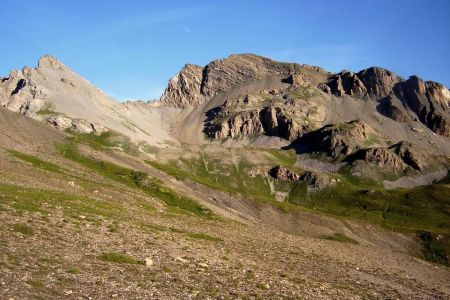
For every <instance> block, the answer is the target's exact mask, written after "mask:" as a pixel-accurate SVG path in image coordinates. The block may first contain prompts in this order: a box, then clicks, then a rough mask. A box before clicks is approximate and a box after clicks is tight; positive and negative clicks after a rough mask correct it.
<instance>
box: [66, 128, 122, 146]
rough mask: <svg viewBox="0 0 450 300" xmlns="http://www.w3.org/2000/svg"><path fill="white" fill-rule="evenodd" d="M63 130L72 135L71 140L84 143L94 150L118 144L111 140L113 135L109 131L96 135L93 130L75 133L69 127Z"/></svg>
mask: <svg viewBox="0 0 450 300" xmlns="http://www.w3.org/2000/svg"><path fill="white" fill-rule="evenodd" d="M65 131H66V132H67V133H70V134H71V135H72V136H71V137H70V140H71V141H73V142H76V143H86V144H88V145H89V146H91V147H92V148H94V149H96V150H101V149H105V148H110V147H116V146H118V144H117V142H114V141H112V140H111V138H112V136H113V134H112V132H111V131H106V132H103V133H102V134H100V135H96V134H95V133H94V132H91V133H76V132H74V131H73V130H72V129H70V128H68V129H66V130H65Z"/></svg>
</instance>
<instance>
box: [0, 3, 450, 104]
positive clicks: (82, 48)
mask: <svg viewBox="0 0 450 300" xmlns="http://www.w3.org/2000/svg"><path fill="white" fill-rule="evenodd" d="M0 22H1V23H2V24H1V32H2V38H1V41H2V42H1V46H0V75H1V76H6V75H7V74H8V72H9V70H11V69H21V68H22V67H23V66H24V65H29V66H35V65H36V63H37V60H38V58H39V57H40V56H42V55H43V54H52V55H54V56H56V57H57V58H59V59H60V60H61V61H62V62H63V63H65V64H66V65H68V66H69V67H71V68H72V69H73V70H75V71H76V72H78V73H79V74H81V75H82V76H84V77H86V78H87V79H88V80H90V81H91V82H92V83H94V84H95V85H96V86H98V87H99V88H101V89H103V90H104V91H106V92H107V93H108V94H110V95H111V96H113V97H114V98H116V99H119V100H123V99H144V100H147V99H151V98H158V97H159V96H160V95H161V93H162V91H163V90H164V88H165V86H166V84H167V80H168V79H169V78H170V77H172V76H173V75H174V74H176V72H177V71H178V70H179V69H180V68H182V66H183V65H184V64H186V63H194V64H199V65H205V64H207V63H208V62H209V61H211V60H214V59H218V58H224V57H227V56H229V55H230V54H233V53H255V54H259V55H264V56H268V57H270V58H273V59H276V60H282V61H290V62H298V63H307V64H311V65H318V66H321V67H323V68H326V69H327V70H329V71H340V70H342V69H348V70H354V71H358V70H360V69H362V68H366V67H369V66H374V65H376V66H382V67H385V68H387V69H390V70H392V71H394V72H396V73H397V74H399V75H400V76H402V77H408V76H409V75H412V74H417V75H418V76H420V77H422V78H423V79H426V80H434V81H438V82H441V83H443V84H444V85H446V86H447V87H449V86H450V57H449V54H450V1H449V0H353V1H350V0H339V1H334V0H329V1H321V0H309V1H288V0H285V1H281V0H278V1H277V0H272V1H263V0H259V1H256V0H255V1H245V0H240V1H239V0H226V1H214V0H210V1H206V0H205V1H187V0H184V1H177V0H175V1H174V0H172V1H138V0H126V1H124V0H121V1H118V0H104V1H100V0H97V1H93V0H72V1H70V0H67V1H56V0H27V1H26V0H14V1H2V2H1V4H0Z"/></svg>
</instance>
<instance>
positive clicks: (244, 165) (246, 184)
mask: <svg viewBox="0 0 450 300" xmlns="http://www.w3.org/2000/svg"><path fill="white" fill-rule="evenodd" d="M253 150H254V149H253ZM261 151H262V150H261ZM265 151H266V150H265ZM268 152H269V153H271V155H272V156H273V158H274V160H273V162H272V163H273V165H285V166H287V167H292V165H293V164H294V162H295V157H294V159H291V157H290V155H289V153H288V152H285V151H280V150H273V149H271V150H268ZM147 163H148V164H150V165H152V166H153V167H155V168H157V169H159V170H161V171H163V172H166V173H167V174H169V175H172V176H174V177H175V178H177V179H179V180H183V179H185V178H188V179H190V180H192V181H195V182H198V183H201V184H204V185H207V186H209V187H211V188H215V189H218V190H222V191H225V192H230V193H238V194H241V195H243V196H245V197H248V198H251V199H254V200H257V201H262V202H266V203H271V204H274V205H277V206H279V207H282V208H283V209H295V207H299V208H300V207H301V208H306V209H313V210H316V211H318V212H324V213H327V214H332V215H335V216H338V217H347V218H354V219H362V220H366V221H369V222H372V223H376V224H379V225H382V226H384V227H387V228H390V229H393V230H400V231H407V232H426V233H427V234H429V235H427V238H428V239H427V238H423V239H422V240H423V241H424V245H425V249H424V252H425V256H428V257H429V258H431V257H433V256H435V254H436V253H438V256H439V257H440V258H439V259H436V260H435V261H440V262H442V261H445V262H446V263H448V261H447V258H445V259H442V257H445V256H446V255H447V256H448V253H450V251H449V250H450V245H449V243H448V240H449V239H448V237H449V236H450V217H449V209H448V207H450V187H449V186H448V185H447V184H446V183H445V182H442V183H439V184H433V185H430V186H422V187H416V188H412V189H396V190H387V189H385V188H384V187H383V185H382V184H381V183H380V182H376V181H374V180H370V179H364V178H361V177H354V176H352V175H351V174H350V172H349V171H348V170H343V171H342V172H341V173H339V174H337V175H335V179H336V180H337V179H339V181H338V182H337V185H336V186H335V187H333V188H328V189H324V190H321V191H308V189H307V187H306V185H305V184H304V183H301V182H297V183H287V182H281V181H277V180H275V181H274V186H275V187H276V189H277V190H279V191H284V192H289V196H288V198H287V201H286V202H282V203H280V202H276V201H275V200H274V197H273V195H271V193H270V189H269V187H268V183H267V179H266V178H265V177H264V176H262V175H256V176H253V177H252V176H249V175H248V172H247V171H248V170H251V169H252V168H255V167H257V166H255V165H252V164H251V163H249V162H247V161H241V162H240V164H239V168H234V167H233V166H228V167H227V166H224V165H222V164H220V162H218V161H214V160H208V162H207V164H208V170H209V172H208V171H207V170H206V169H205V167H204V163H203V161H201V160H195V159H191V160H189V161H188V160H186V159H183V160H182V161H181V163H180V161H178V162H177V161H171V162H169V163H164V164H163V163H160V162H156V161H147ZM289 204H291V205H289ZM439 235H441V238H440V240H439V238H438V236H439ZM419 236H420V237H422V236H424V235H419ZM427 243H428V244H429V245H431V246H429V247H428V248H427ZM427 249H428V250H427ZM427 252H429V253H434V254H430V255H428V254H429V253H428V254H427ZM443 253H444V254H443Z"/></svg>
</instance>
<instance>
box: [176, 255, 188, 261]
mask: <svg viewBox="0 0 450 300" xmlns="http://www.w3.org/2000/svg"><path fill="white" fill-rule="evenodd" d="M175 260H178V261H179V262H182V263H187V262H188V260H187V259H184V258H182V257H180V256H177V257H176V258H175Z"/></svg>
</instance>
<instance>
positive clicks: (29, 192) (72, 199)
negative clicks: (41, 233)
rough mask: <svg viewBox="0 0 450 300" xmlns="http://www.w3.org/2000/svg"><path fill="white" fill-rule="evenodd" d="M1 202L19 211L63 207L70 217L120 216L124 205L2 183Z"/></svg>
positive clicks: (47, 209)
mask: <svg viewBox="0 0 450 300" xmlns="http://www.w3.org/2000/svg"><path fill="white" fill-rule="evenodd" d="M0 194H1V195H3V197H1V198H0V202H1V203H2V204H4V205H5V206H9V207H10V208H12V209H15V210H16V211H18V212H23V211H27V212H40V213H49V212H50V210H52V209H55V208H56V207H62V209H63V211H64V214H65V215H67V216H70V217H77V218H78V217H79V216H80V215H86V216H89V215H92V216H102V217H106V218H119V217H120V216H121V215H122V214H121V211H122V207H120V206H118V205H117V204H115V203H113V202H109V201H106V200H99V199H93V198H89V197H85V196H79V195H74V194H69V193H64V192H58V191H52V190H45V189H35V188H28V187H22V186H16V185H10V184H3V183H0Z"/></svg>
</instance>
